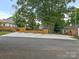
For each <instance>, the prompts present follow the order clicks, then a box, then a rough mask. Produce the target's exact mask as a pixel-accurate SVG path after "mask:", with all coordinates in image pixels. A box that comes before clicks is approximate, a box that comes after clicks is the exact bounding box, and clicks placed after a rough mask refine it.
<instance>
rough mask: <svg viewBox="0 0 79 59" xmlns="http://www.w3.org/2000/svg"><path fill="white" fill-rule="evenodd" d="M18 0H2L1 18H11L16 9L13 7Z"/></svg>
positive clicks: (0, 2) (0, 4) (0, 7)
mask: <svg viewBox="0 0 79 59" xmlns="http://www.w3.org/2000/svg"><path fill="white" fill-rule="evenodd" d="M15 3H16V0H13V1H10V0H0V19H3V18H4V19H5V18H9V17H10V16H12V14H13V13H14V11H15V9H14V8H13V7H12V5H13V4H15Z"/></svg>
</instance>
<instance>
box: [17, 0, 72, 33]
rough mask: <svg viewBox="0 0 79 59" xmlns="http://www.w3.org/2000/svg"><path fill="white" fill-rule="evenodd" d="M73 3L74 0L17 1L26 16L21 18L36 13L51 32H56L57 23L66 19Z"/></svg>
mask: <svg viewBox="0 0 79 59" xmlns="http://www.w3.org/2000/svg"><path fill="white" fill-rule="evenodd" d="M71 1H73V0H17V5H18V7H20V8H22V10H21V13H22V14H24V15H25V16H24V15H21V16H23V17H28V16H27V15H29V12H34V14H35V15H37V17H38V18H41V19H42V23H43V25H45V26H47V27H48V29H49V32H51V31H54V26H55V23H57V21H58V20H61V19H62V18H64V13H66V11H67V4H68V3H69V2H71ZM25 12H26V13H25ZM29 16H30V15H29ZM31 18H32V17H31ZM28 19H29V20H33V19H30V18H28Z"/></svg>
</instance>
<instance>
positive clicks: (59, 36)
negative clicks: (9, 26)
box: [2, 32, 77, 40]
mask: <svg viewBox="0 0 79 59" xmlns="http://www.w3.org/2000/svg"><path fill="white" fill-rule="evenodd" d="M2 36H3V37H31V38H49V39H66V40H77V39H74V38H72V36H68V35H59V34H37V33H21V32H14V33H10V34H6V35H2Z"/></svg>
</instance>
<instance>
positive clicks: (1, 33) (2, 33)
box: [0, 31, 11, 35]
mask: <svg viewBox="0 0 79 59" xmlns="http://www.w3.org/2000/svg"><path fill="white" fill-rule="evenodd" d="M8 33H11V32H8V31H0V35H5V34H8Z"/></svg>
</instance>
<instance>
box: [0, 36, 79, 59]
mask: <svg viewBox="0 0 79 59" xmlns="http://www.w3.org/2000/svg"><path fill="white" fill-rule="evenodd" d="M0 59H79V41H78V40H72V41H71V40H59V39H38V38H21V37H20V38H13V37H0Z"/></svg>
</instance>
